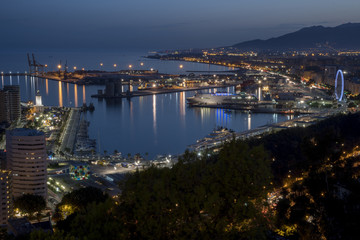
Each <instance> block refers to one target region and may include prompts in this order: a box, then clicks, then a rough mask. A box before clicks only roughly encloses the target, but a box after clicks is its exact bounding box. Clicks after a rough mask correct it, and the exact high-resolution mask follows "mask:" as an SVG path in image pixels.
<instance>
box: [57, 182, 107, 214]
mask: <svg viewBox="0 0 360 240" xmlns="http://www.w3.org/2000/svg"><path fill="white" fill-rule="evenodd" d="M108 197H109V196H108V195H107V194H104V193H103V192H102V191H101V190H100V189H98V188H94V187H86V188H80V189H78V190H74V191H72V192H71V193H67V194H66V195H65V196H64V197H63V199H62V200H61V202H60V203H59V204H58V205H57V206H56V212H57V214H60V215H58V216H57V217H58V218H60V219H63V218H64V217H66V216H69V215H71V214H73V213H76V212H78V211H81V210H82V209H85V208H86V206H87V205H88V204H90V203H92V202H96V203H99V202H104V201H105V200H106V199H107V198H108Z"/></svg>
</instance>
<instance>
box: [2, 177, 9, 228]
mask: <svg viewBox="0 0 360 240" xmlns="http://www.w3.org/2000/svg"><path fill="white" fill-rule="evenodd" d="M10 174H11V171H6V170H0V226H1V225H5V224H7V220H8V219H9V218H10V216H11V214H12V198H11V187H10V186H11V175H10Z"/></svg>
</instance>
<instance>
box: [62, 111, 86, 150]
mask: <svg viewBox="0 0 360 240" xmlns="http://www.w3.org/2000/svg"><path fill="white" fill-rule="evenodd" d="M80 115H81V112H80V109H78V108H73V109H71V111H70V114H69V117H68V120H67V122H66V125H65V128H64V131H63V132H62V135H61V137H60V144H61V145H60V151H61V152H63V153H65V152H68V153H72V152H73V151H74V145H75V140H76V133H77V129H78V127H79V123H80Z"/></svg>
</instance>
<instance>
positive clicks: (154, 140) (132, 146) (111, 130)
mask: <svg viewBox="0 0 360 240" xmlns="http://www.w3.org/2000/svg"><path fill="white" fill-rule="evenodd" d="M143 60H144V59H141V58H139V61H143ZM151 61H152V62H153V64H152V65H153V66H155V67H157V68H158V69H159V70H161V69H170V70H171V69H173V70H174V71H180V70H176V69H178V66H179V62H165V61H159V60H151ZM0 63H1V61H0ZM181 64H184V68H190V67H191V68H192V70H193V71H206V68H209V66H207V65H204V64H197V63H190V64H191V65H188V66H187V65H186V63H181ZM164 65H165V66H164ZM2 66H4V64H3V65H2ZM211 67H212V68H213V69H214V71H215V70H217V71H221V70H226V69H227V68H224V67H218V66H211ZM215 67H216V68H215ZM7 68H11V67H9V66H8V67H7ZM19 68H20V67H19ZM170 70H168V71H170ZM0 71H1V65H0ZM19 71H21V69H19ZM181 71H183V70H181ZM14 72H15V70H14ZM4 85H20V91H21V100H22V101H28V100H32V101H34V100H35V94H36V91H37V90H39V91H40V94H41V95H42V98H43V99H42V102H43V104H44V105H46V106H69V107H81V106H82V105H83V103H86V104H89V103H93V104H94V107H95V111H94V112H87V113H85V114H84V118H85V119H86V120H87V121H89V122H90V125H89V137H90V138H91V139H96V141H97V150H98V151H100V153H103V152H104V151H106V152H107V153H113V152H114V150H117V151H119V152H121V153H122V154H123V155H124V156H126V155H127V154H128V153H130V154H132V155H134V154H136V153H140V154H142V155H145V154H146V153H148V155H149V158H152V157H154V156H156V155H158V154H180V153H183V152H184V151H185V149H186V148H187V146H188V145H190V144H194V143H196V141H197V140H198V139H201V138H203V137H205V136H206V135H208V134H209V133H210V132H211V131H212V130H213V129H214V128H215V127H217V126H222V127H227V128H229V129H233V130H234V131H245V130H248V129H253V128H256V127H259V126H263V125H266V124H270V123H276V122H281V121H285V120H287V119H288V118H289V116H286V115H279V114H262V113H253V114H251V115H249V114H247V113H246V112H242V111H224V110H223V109H210V108H190V107H188V106H187V103H186V98H187V97H191V96H193V95H194V94H195V92H194V91H189V92H177V93H171V94H159V95H151V96H143V97H135V98H132V99H130V100H128V99H103V100H101V99H95V98H91V95H93V94H96V93H97V90H98V89H103V88H104V86H96V85H91V86H81V85H76V84H69V83H62V82H58V81H53V80H47V79H40V78H39V79H38V78H33V77H31V78H30V77H25V76H20V77H18V76H12V77H11V76H2V77H1V81H0V88H2V87H3V86H4ZM223 90H226V91H230V92H231V91H233V89H232V88H228V89H223ZM207 91H214V90H207Z"/></svg>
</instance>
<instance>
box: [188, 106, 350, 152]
mask: <svg viewBox="0 0 360 240" xmlns="http://www.w3.org/2000/svg"><path fill="white" fill-rule="evenodd" d="M341 112H346V109H344V108H337V109H330V110H325V111H321V112H318V113H314V114H309V115H305V116H302V117H299V118H294V119H290V120H288V121H284V122H280V123H274V124H270V125H265V126H261V127H258V128H255V129H251V130H248V131H244V132H238V133H235V134H234V135H233V136H234V137H235V138H236V139H241V140H246V139H248V138H251V137H257V136H260V135H262V134H266V133H270V132H272V131H279V130H281V129H287V128H291V127H307V126H309V125H312V124H314V123H316V122H317V121H319V120H322V119H326V118H328V117H331V116H333V115H336V114H339V113H341ZM233 136H230V137H228V136H225V137H223V138H220V139H219V138H218V139H216V140H209V141H201V142H200V143H196V144H193V145H190V146H189V148H190V149H191V150H194V151H203V150H205V149H216V148H218V147H219V146H221V145H222V144H223V143H224V142H227V141H230V140H231V139H232V138H233Z"/></svg>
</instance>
